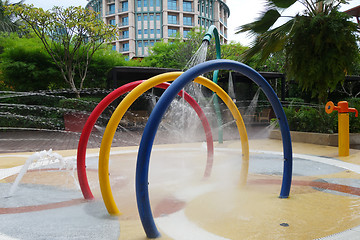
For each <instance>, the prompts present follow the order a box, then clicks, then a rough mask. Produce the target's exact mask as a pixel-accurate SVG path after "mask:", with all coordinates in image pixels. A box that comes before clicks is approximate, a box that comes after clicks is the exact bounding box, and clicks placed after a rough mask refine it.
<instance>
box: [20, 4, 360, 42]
mask: <svg viewBox="0 0 360 240" xmlns="http://www.w3.org/2000/svg"><path fill="white" fill-rule="evenodd" d="M87 2H88V1H87V0H25V3H27V4H34V6H35V7H41V8H44V9H49V8H52V7H53V6H55V5H57V6H64V7H68V6H71V5H74V6H83V7H85V6H86V4H87ZM226 3H227V5H228V6H229V8H230V17H229V19H228V39H229V40H230V41H231V40H232V41H236V42H240V43H241V44H243V45H249V43H250V42H251V39H250V38H249V37H248V36H247V35H246V34H245V33H242V34H234V33H235V29H236V27H238V26H240V25H243V24H246V23H249V22H252V21H254V20H255V19H256V18H257V17H258V16H259V14H260V13H261V12H262V11H264V10H265V7H264V0H227V1H226ZM358 5H360V0H351V1H350V4H347V5H343V6H342V7H341V10H348V9H350V8H353V7H355V6H358ZM303 9H304V8H303V7H302V5H301V4H295V5H294V6H293V7H292V8H291V9H289V11H288V12H286V13H285V14H286V15H291V16H293V15H295V14H296V13H297V12H302V11H303ZM354 19H355V18H354Z"/></svg>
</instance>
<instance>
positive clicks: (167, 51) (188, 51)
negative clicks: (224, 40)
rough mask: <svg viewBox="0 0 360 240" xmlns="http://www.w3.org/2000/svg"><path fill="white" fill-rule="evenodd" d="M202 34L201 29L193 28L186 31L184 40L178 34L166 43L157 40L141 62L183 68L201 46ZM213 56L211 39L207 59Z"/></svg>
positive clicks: (214, 56)
mask: <svg viewBox="0 0 360 240" xmlns="http://www.w3.org/2000/svg"><path fill="white" fill-rule="evenodd" d="M204 35H205V31H204V30H203V29H193V30H192V31H190V33H188V35H187V39H186V40H183V39H182V38H180V36H179V35H178V36H176V37H175V38H174V39H172V40H169V42H167V43H166V42H164V41H161V42H157V43H155V45H154V46H153V47H152V48H151V49H150V55H149V56H148V57H146V58H145V59H144V63H143V64H146V65H147V66H151V67H160V68H176V69H184V68H185V66H186V63H187V62H188V61H189V60H190V58H191V57H192V56H193V55H194V54H195V52H196V51H197V50H198V49H199V47H200V46H201V43H202V39H203V37H204ZM215 58H216V50H215V41H214V39H212V40H211V43H210V45H209V47H208V54H207V59H215Z"/></svg>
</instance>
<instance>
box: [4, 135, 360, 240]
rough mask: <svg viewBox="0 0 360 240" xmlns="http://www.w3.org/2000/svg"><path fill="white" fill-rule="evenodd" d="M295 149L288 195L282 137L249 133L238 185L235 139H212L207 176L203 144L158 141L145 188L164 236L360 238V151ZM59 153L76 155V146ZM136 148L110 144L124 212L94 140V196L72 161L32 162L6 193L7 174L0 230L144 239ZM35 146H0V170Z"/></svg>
mask: <svg viewBox="0 0 360 240" xmlns="http://www.w3.org/2000/svg"><path fill="white" fill-rule="evenodd" d="M293 148H294V175H293V184H292V188H291V194H290V198H289V199H279V198H278V194H279V189H280V184H281V175H282V164H283V163H282V161H283V160H282V155H283V153H282V144H281V141H277V140H269V139H261V140H259V139H253V140H250V151H251V154H250V169H249V179H248V184H247V186H246V187H245V188H240V187H239V185H238V180H239V172H240V166H241V152H240V151H239V149H241V147H240V142H238V141H228V142H225V143H224V144H215V156H214V157H215V158H214V165H213V169H212V174H211V176H210V178H207V179H204V178H203V173H204V169H205V164H206V147H205V146H204V143H182V144H166V145H156V146H155V147H154V150H153V153H152V158H151V163H150V173H149V190H150V198H151V204H152V209H153V214H154V216H155V222H156V224H157V226H158V228H159V230H160V232H161V236H162V237H161V238H160V239H317V238H325V237H326V239H359V238H360V227H358V226H359V225H360V214H359V213H360V208H359V204H360V198H359V195H360V166H359V165H357V163H358V159H359V157H360V151H358V150H351V152H350V156H349V157H344V158H338V157H337V154H338V153H337V148H334V147H328V146H318V145H311V144H301V143H293ZM56 152H57V153H60V154H61V155H62V156H63V157H64V158H68V159H71V157H73V158H74V159H76V157H75V156H76V151H75V150H66V151H56ZM136 152H137V147H119V148H112V150H111V157H110V181H111V185H112V189H113V193H114V197H115V200H116V202H117V204H118V207H119V209H120V211H121V212H122V215H121V216H118V217H114V216H110V215H109V214H108V213H107V211H106V208H105V206H104V203H103V201H102V199H101V194H100V189H99V186H98V184H99V183H98V176H97V161H98V160H97V157H98V149H89V150H88V151H87V154H88V157H87V160H86V161H87V173H88V177H89V183H90V186H91V188H92V190H93V194H94V196H95V200H94V201H85V200H83V197H82V194H81V191H80V190H79V188H78V186H77V185H76V182H75V180H74V179H76V171H73V170H59V169H58V168H57V167H56V166H50V165H49V166H47V167H46V168H43V169H41V170H31V171H29V172H28V173H26V174H25V176H24V178H23V180H22V181H21V183H20V185H19V188H18V190H17V191H16V192H15V193H14V195H13V196H12V197H8V198H7V197H6V193H7V192H8V190H9V189H10V186H11V183H12V182H14V180H15V178H16V175H15V174H13V175H11V176H8V177H5V178H2V179H1V180H0V187H1V194H2V195H1V201H0V213H1V218H0V223H1V224H0V239H9V240H10V239H127V240H131V239H134V240H135V239H146V235H145V233H144V230H143V229H142V226H141V222H140V219H139V217H138V213H137V206H136V200H135V187H134V178H135V165H136V164H135V161H136V155H137V154H136ZM304 153H306V155H305V154H304ZM30 155H31V153H16V154H11V153H4V154H1V155H0V169H1V170H2V172H4V169H7V170H9V169H12V168H13V167H16V166H21V165H22V164H24V162H25V160H26V158H27V157H28V156H30ZM74 174H75V175H74ZM74 177H75V178H74ZM327 236H331V237H327Z"/></svg>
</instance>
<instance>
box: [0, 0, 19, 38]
mask: <svg viewBox="0 0 360 240" xmlns="http://www.w3.org/2000/svg"><path fill="white" fill-rule="evenodd" d="M15 4H18V3H15ZM10 5H12V4H11V3H10V2H9V1H8V0H0V32H7V33H11V32H17V31H19V26H20V24H21V22H20V21H19V19H16V18H15V17H14V15H13V14H6V13H5V9H6V7H7V6H10Z"/></svg>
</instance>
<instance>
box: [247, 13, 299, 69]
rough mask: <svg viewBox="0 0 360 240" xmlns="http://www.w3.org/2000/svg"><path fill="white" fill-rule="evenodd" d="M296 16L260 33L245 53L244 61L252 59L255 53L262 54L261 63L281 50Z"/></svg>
mask: <svg viewBox="0 0 360 240" xmlns="http://www.w3.org/2000/svg"><path fill="white" fill-rule="evenodd" d="M295 21H296V18H294V19H291V20H289V21H287V22H286V23H284V24H283V25H281V26H279V27H277V28H274V29H272V30H270V31H267V32H265V33H263V34H260V35H259V36H258V37H257V38H256V39H255V41H254V42H253V44H252V46H251V48H250V49H249V50H247V51H245V53H244V54H243V56H242V57H243V59H244V61H248V60H250V58H252V57H253V56H254V55H256V54H260V61H259V63H262V62H264V61H265V60H266V59H267V58H268V57H269V56H270V54H272V53H275V52H278V51H281V50H282V49H283V48H284V45H285V44H286V41H287V38H288V37H289V36H290V35H291V31H292V27H293V25H294V23H295Z"/></svg>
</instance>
